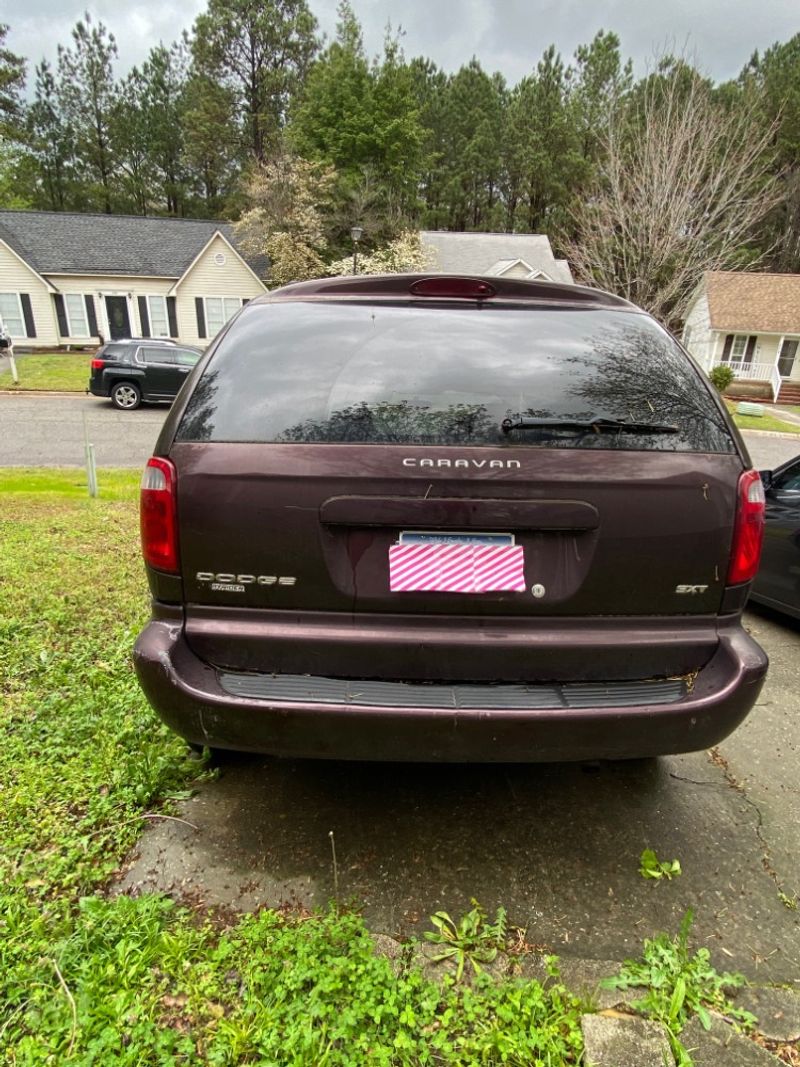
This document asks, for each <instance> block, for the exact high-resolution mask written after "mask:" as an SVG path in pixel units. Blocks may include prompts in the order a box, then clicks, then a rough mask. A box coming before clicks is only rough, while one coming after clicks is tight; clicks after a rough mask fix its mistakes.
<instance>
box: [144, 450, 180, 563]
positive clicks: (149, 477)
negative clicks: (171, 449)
mask: <svg viewBox="0 0 800 1067" xmlns="http://www.w3.org/2000/svg"><path fill="white" fill-rule="evenodd" d="M176 487H177V475H176V471H175V467H174V465H173V464H172V463H170V461H169V460H168V459H157V458H156V457H153V458H152V459H149V460H148V461H147V466H146V467H145V469H144V475H143V476H142V491H141V495H140V498H139V518H140V524H141V531H142V553H143V555H144V560H145V563H147V564H149V565H150V566H151V567H155V569H156V570H159V571H168V572H169V573H171V574H177V573H178V523H177V514H176V506H175V490H176Z"/></svg>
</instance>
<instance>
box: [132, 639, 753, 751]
mask: <svg viewBox="0 0 800 1067" xmlns="http://www.w3.org/2000/svg"><path fill="white" fill-rule="evenodd" d="M134 661H135V665H136V672H137V674H138V677H139V682H140V684H141V686H142V688H143V690H144V692H145V693H146V695H147V698H148V700H149V701H150V703H151V704H152V706H153V708H154V709H155V710H156V711H157V713H158V714H159V715H160V717H161V718H162V719H163V720H164V722H166V723H167V725H169V726H170V727H171V728H172V729H173V730H175V731H176V732H177V733H179V734H180V735H182V736H183V737H185V738H186V739H187V740H188V741H191V742H193V743H196V744H201V745H209V746H211V747H217V748H231V749H241V750H244V751H253V752H265V753H270V754H272V755H276V756H288V757H296V758H319V759H353V760H399V761H410V762H414V761H421V762H439V761H443V762H444V761H450V762H487V763H488V762H509V763H513V762H546V761H551V760H552V761H560V760H584V759H622V758H635V757H642V756H655V755H663V754H667V753H676V752H691V751H696V750H699V749H704V748H708V747H710V746H711V745H714V744H716V743H717V742H719V741H721V740H722V739H723V738H724V737H727V735H728V734H729V733H731V732H732V731H733V730H734V729H735V728H736V727H737V726H738V725H739V724H740V723H741V722H742V720H743V719H744V718H745V716H746V715H747V713H748V712H749V711H750V709H751V708H752V706H753V704H754V703H755V701H756V700H757V698H758V694H759V692H760V691H761V686H762V684H763V682H764V677H765V675H766V671H767V665H768V661H767V656H766V654H765V653H764V651H763V650H762V649H761V648H760V647H759V645H757V644H756V642H755V641H753V640H752V638H751V637H749V636H748V635H747V633H746V632H745V631H744V630H743V629H742V627H741V626H740V625H738V624H730V625H729V626H726V627H725V628H724V629H721V630H720V634H719V644H718V647H717V649H716V651H715V652H714V654H713V656H712V657H711V658H710V660H709V661H708V663H707V664H706V666H705V667H704V668H703V669H702V670H701V671H700V672H699V673H698V674H697V676H696V677H695V678H694V679H693V682H692V683H691V684H690V685H689V686H687V687H685V688H684V691H683V694H682V695H681V696H680V697H679V698H678V699H673V700H672V701H671V702H670V703H667V704H664V703H648V702H646V696H645V697H643V702H642V703H636V704H628V705H627V706H613V705H612V706H591V705H590V706H584V705H583V704H582V705H581V706H579V707H575V706H571V707H564V706H560V707H541V706H537V707H535V708H531V707H523V708H521V707H519V706H514V707H508V708H504V707H497V706H496V701H494V702H493V703H494V706H491V707H480V706H474V701H473V706H469V707H457V708H454V707H453V706H452V705H451V706H449V707H445V706H436V705H435V704H433V703H432V702H431V700H430V692H431V687H428V688H427V690H426V693H427V695H428V699H427V700H426V703H425V706H414V704H413V703H409V702H408V701H406V702H404V704H403V706H402V707H398V706H397V705H396V703H395V704H392V705H388V704H386V703H377V702H375V703H369V704H366V703H359V704H357V705H354V704H343V703H337V702H336V701H335V698H334V699H331V696H330V694H329V695H328V696H327V697H326V698H325V700H324V701H322V700H318V701H314V700H312V699H309V698H308V697H306V698H305V699H280V700H276V699H270V698H262V697H259V696H253V695H244V694H242V693H240V694H239V695H234V694H233V693H232V692H231V691H230V689H231V684H230V676H228V679H227V680H225V679H224V678H223V676H222V675H221V673H220V672H218V671H217V670H216V669H215V668H213V667H211V666H209V665H208V664H207V663H205V662H204V661H203V660H201V659H200V658H198V656H196V655H195V654H194V652H193V651H192V650H191V649H190V647H189V645H188V644H187V642H186V640H185V638H184V636H183V626H182V623H181V622H180V621H178V620H177V619H176V620H175V622H170V621H153V622H151V623H150V624H149V625H148V626H147V627H146V628H145V629H144V630H143V632H142V633H141V634H140V636H139V639H138V641H137V642H136V646H135V649H134ZM240 677H241V676H240ZM244 677H247V676H244ZM250 677H251V678H253V679H254V681H255V682H258V679H259V676H258V675H251V676H250ZM260 677H261V678H264V679H267V680H269V678H270V676H268V675H262V676H260ZM223 681H225V685H223ZM320 681H321V680H320ZM226 686H227V688H226ZM234 688H235V687H234ZM241 688H243V689H244V690H246V689H247V688H248V686H246V685H245V686H243V687H241ZM255 688H256V689H258V685H256V686H255ZM442 688H443V689H444V687H442ZM448 688H450V689H452V687H448ZM268 690H269V686H266V689H265V690H264V691H268ZM434 691H435V690H434ZM540 703H541V702H540Z"/></svg>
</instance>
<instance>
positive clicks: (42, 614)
mask: <svg viewBox="0 0 800 1067" xmlns="http://www.w3.org/2000/svg"><path fill="white" fill-rule="evenodd" d="M82 481H83V479H82V475H81V473H80V472H69V471H63V472H54V471H36V472H33V471H27V472H26V471H18V470H13V471H0V500H1V501H2V508H0V515H2V519H1V520H0V600H2V604H3V612H2V617H1V618H0V668H1V673H0V693H1V694H2V715H1V716H0V788H1V789H2V803H0V835H2V841H3V848H2V850H0V1061H2V1063H4V1064H9V1065H14V1067H16V1065H20V1067H21V1065H23V1064H24V1065H38V1064H43V1065H44V1064H59V1065H60V1064H67V1063H72V1062H74V1063H80V1064H89V1063H102V1064H103V1065H104V1067H106V1065H112V1064H114V1065H117V1064H118V1065H131V1067H133V1065H140V1064H145V1063H146V1064H150V1065H162V1064H163V1065H165V1067H166V1065H177V1064H181V1065H189V1064H219V1065H221V1064H236V1063H246V1062H261V1063H274V1064H289V1063H291V1064H294V1065H296V1067H305V1065H307V1067H317V1065H319V1064H323V1063H325V1064H328V1065H331V1067H334V1065H342V1067H345V1065H353V1067H355V1065H361V1064H363V1063H367V1062H368V1063H370V1064H377V1065H380V1064H385V1065H387V1067H388V1065H390V1064H391V1065H392V1067H399V1065H406V1064H407V1065H417V1064H420V1065H421V1064H433V1063H438V1064H442V1063H445V1064H453V1065H464V1067H467V1065H472V1064H475V1063H483V1064H488V1065H491V1064H498V1065H499V1064H501V1063H503V1064H519V1065H522V1064H526V1065H529V1064H541V1065H549V1064H564V1065H569V1064H577V1063H578V1062H579V1060H580V1056H581V1049H582V1041H581V1034H580V1028H579V1017H580V1008H581V1006H580V1004H579V1002H578V1001H577V1000H576V999H575V998H574V997H572V996H571V995H570V994H569V993H568V992H567V991H566V990H565V989H564V988H563V986H562V985H561V984H560V983H559V982H558V981H557V979H556V978H555V977H553V978H552V979H551V981H550V982H548V983H547V984H546V985H542V984H540V983H538V982H526V981H522V980H514V981H506V982H504V983H502V984H499V985H497V984H494V983H492V982H491V981H490V980H489V979H488V978H487V977H486V976H482V975H477V976H476V978H475V979H474V980H473V982H472V983H470V984H466V983H459V982H457V981H456V980H455V979H454V978H448V979H446V980H445V982H444V985H443V986H442V988H439V987H438V986H437V985H435V984H434V983H432V982H430V981H429V980H427V979H426V978H424V977H423V975H422V974H421V972H420V971H418V970H415V969H413V968H410V967H404V968H402V969H401V970H400V972H399V973H397V974H396V973H395V971H394V970H393V968H392V966H391V964H390V963H389V961H388V960H386V959H383V958H379V957H377V956H376V955H375V953H374V944H373V942H372V939H371V938H370V936H369V934H368V933H367V931H366V929H365V927H364V925H363V923H362V921H361V920H360V919H359V917H358V916H356V915H354V914H351V913H340V912H339V911H338V910H337V909H331V910H330V911H328V912H327V913H325V914H322V915H315V916H307V915H303V916H299V915H298V916H292V915H282V914H278V913H275V912H272V911H263V912H261V913H259V914H258V915H255V916H251V917H247V918H244V919H242V920H241V922H239V923H237V924H234V925H233V926H230V927H227V928H226V927H225V925H224V924H222V923H220V922H216V921H215V920H214V917H213V916H211V915H208V914H207V913H204V912H203V913H201V912H198V913H192V912H190V911H188V910H187V909H182V908H179V907H177V906H176V905H174V904H173V903H172V902H171V901H169V900H166V899H164V898H160V897H153V896H144V897H141V898H139V899H129V898H127V897H124V896H123V897H116V898H115V897H111V898H107V897H106V896H105V892H104V891H105V888H106V886H107V884H108V881H109V879H110V877H111V876H112V875H113V873H114V871H115V870H116V868H117V866H118V864H119V861H120V859H121V858H122V856H123V855H124V853H125V851H126V850H127V849H128V848H129V847H130V846H131V845H132V844H133V842H134V840H135V839H136V837H137V836H138V834H139V832H140V830H141V827H142V822H143V820H142V816H143V815H144V814H147V813H151V814H152V815H154V816H156V817H157V816H158V814H159V813H160V812H161V811H162V810H163V805H164V804H165V803H168V802H169V798H170V797H180V796H185V795H186V789H187V788H189V787H190V785H191V780H192V779H193V778H194V777H195V776H196V775H197V773H198V769H199V765H198V764H197V763H196V762H194V761H191V760H189V759H188V756H187V750H186V747H185V745H184V744H183V743H182V742H181V741H180V740H178V739H177V738H176V737H174V736H173V735H172V734H170V733H169V731H168V730H166V728H164V727H162V726H161V725H160V724H158V722H157V721H156V720H155V718H154V716H153V715H152V713H151V712H150V710H149V709H148V707H147V705H146V702H145V700H144V698H143V697H142V695H141V693H140V691H139V689H138V687H137V685H136V682H135V680H134V677H133V673H132V669H131V663H130V649H131V645H132V642H133V639H134V636H135V634H136V632H137V630H138V628H139V627H140V625H141V624H142V622H143V621H144V616H145V612H146V607H147V601H146V593H145V582H144V576H143V573H142V568H141V566H140V562H139V558H138V546H137V537H136V511H135V499H136V486H137V481H138V476H137V474H136V473H135V472H124V473H123V472H113V473H112V472H105V471H101V472H100V486H101V492H102V493H103V494H104V496H103V497H101V499H98V500H95V501H90V500H89V499H88V498H86V497H85V495H84V494H85V489H84V487H83V485H82ZM31 575H35V576H36V580H35V581H32V580H31ZM496 935H497V938H498V939H499V937H500V931H496ZM479 936H480V938H483V937H484V934H483V933H481V932H480V931H479ZM495 951H496V949H495Z"/></svg>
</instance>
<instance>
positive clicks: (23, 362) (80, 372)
mask: <svg viewBox="0 0 800 1067" xmlns="http://www.w3.org/2000/svg"><path fill="white" fill-rule="evenodd" d="M91 359H92V356H91V354H90V353H87V352H53V353H45V354H43V355H38V354H36V355H22V356H16V358H15V361H16V364H17V373H18V375H19V385H15V384H14V380H13V379H12V377H11V371H10V369H6V370H3V371H0V389H19V390H24V389H33V390H40V389H58V390H64V391H66V392H70V393H82V392H83V391H84V390H85V389H86V386H87V384H88V382H89V373H90V368H89V363H90V362H91Z"/></svg>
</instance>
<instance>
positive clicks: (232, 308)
mask: <svg viewBox="0 0 800 1067" xmlns="http://www.w3.org/2000/svg"><path fill="white" fill-rule="evenodd" d="M205 306H206V325H207V327H208V336H209V337H214V335H215V334H217V333H218V332H219V331H220V330H221V329H222V327H223V326H224V325H225V323H226V322H227V321H228V319H230V318H232V317H233V316H234V315H235V314H236V312H237V311H238V310H239V308H240V307H241V306H242V301H241V300H240V298H239V297H238V296H207V297H206V298H205Z"/></svg>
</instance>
